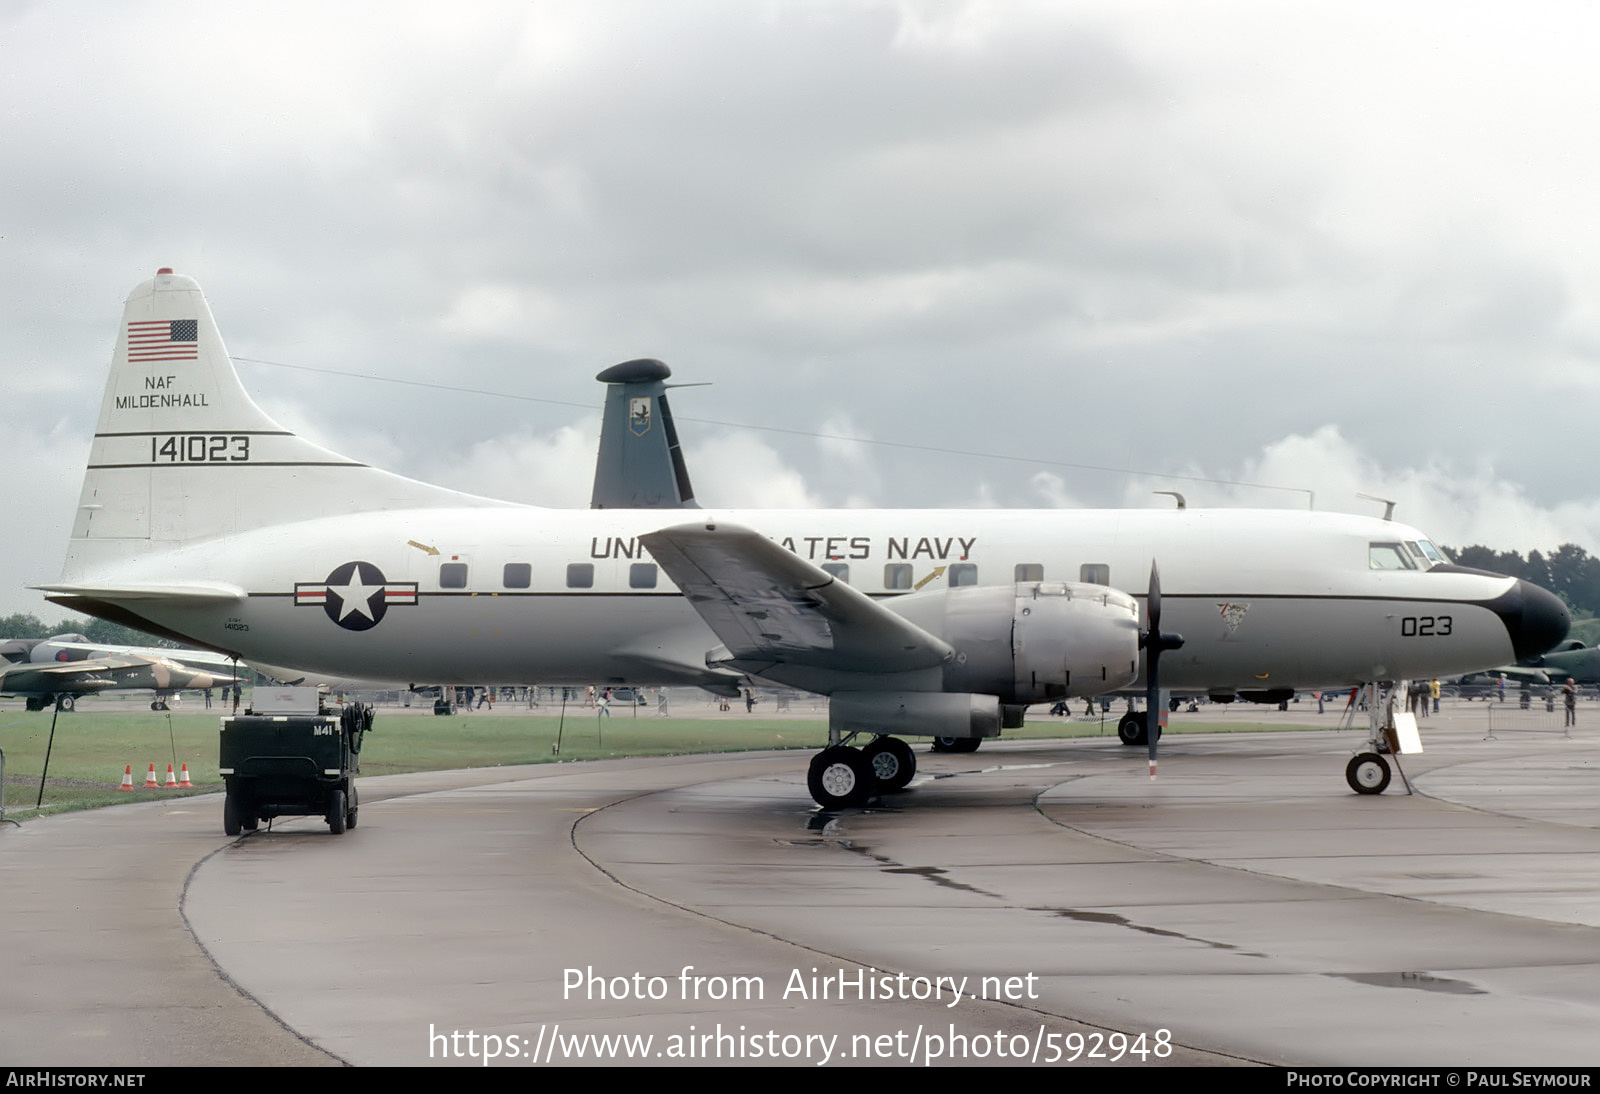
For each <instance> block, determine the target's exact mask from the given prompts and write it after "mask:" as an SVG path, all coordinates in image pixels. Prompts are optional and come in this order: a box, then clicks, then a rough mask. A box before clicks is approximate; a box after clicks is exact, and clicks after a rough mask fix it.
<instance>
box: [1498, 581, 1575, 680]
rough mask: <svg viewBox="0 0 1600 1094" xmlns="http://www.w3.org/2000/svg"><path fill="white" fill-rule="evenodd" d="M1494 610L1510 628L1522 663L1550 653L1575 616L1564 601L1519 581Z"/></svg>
mask: <svg viewBox="0 0 1600 1094" xmlns="http://www.w3.org/2000/svg"><path fill="white" fill-rule="evenodd" d="M1493 608H1494V612H1495V614H1496V615H1498V616H1499V617H1500V621H1501V622H1502V623H1504V624H1505V625H1506V633H1508V634H1509V635H1510V636H1511V648H1512V649H1513V650H1514V651H1516V655H1517V660H1518V661H1521V660H1524V659H1525V658H1529V657H1533V656H1536V655H1537V654H1541V653H1543V652H1545V651H1546V650H1548V649H1550V648H1551V647H1552V646H1554V645H1555V644H1556V643H1557V642H1559V641H1561V640H1562V639H1563V638H1565V637H1566V636H1567V628H1568V627H1570V626H1572V614H1571V613H1570V612H1568V611H1567V606H1566V604H1564V603H1562V601H1561V598H1560V597H1559V596H1557V595H1556V594H1555V593H1553V592H1551V591H1550V590H1548V589H1541V588H1540V587H1539V586H1537V585H1535V584H1533V583H1532V582H1531V581H1521V580H1519V581H1518V582H1517V583H1516V585H1514V586H1513V587H1512V588H1511V589H1510V590H1509V591H1508V592H1507V593H1506V594H1505V595H1504V596H1502V597H1500V598H1499V599H1497V600H1496V601H1495V602H1494V604H1493Z"/></svg>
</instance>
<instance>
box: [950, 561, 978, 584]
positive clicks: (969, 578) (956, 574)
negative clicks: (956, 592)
mask: <svg viewBox="0 0 1600 1094" xmlns="http://www.w3.org/2000/svg"><path fill="white" fill-rule="evenodd" d="M977 583H978V566H977V564H976V563H973V562H957V563H955V564H954V565H952V566H951V567H950V587H951V588H955V587H957V586H960V585H976V584H977Z"/></svg>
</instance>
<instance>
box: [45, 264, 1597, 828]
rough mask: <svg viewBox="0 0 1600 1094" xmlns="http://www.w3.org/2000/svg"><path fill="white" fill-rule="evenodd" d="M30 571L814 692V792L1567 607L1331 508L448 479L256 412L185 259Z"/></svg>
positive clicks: (1476, 646) (1460, 639) (1449, 667)
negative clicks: (925, 756)
mask: <svg viewBox="0 0 1600 1094" xmlns="http://www.w3.org/2000/svg"><path fill="white" fill-rule="evenodd" d="M640 427H641V428H646V429H648V428H657V427H659V426H658V425H657V424H656V423H647V422H641V423H640ZM685 518H688V519H685ZM757 529H759V531H758V530H757ZM1157 559H1159V561H1160V567H1161V572H1162V581H1163V586H1164V596H1149V595H1148V594H1146V596H1134V595H1130V594H1129V593H1127V592H1123V591H1121V590H1120V589H1119V588H1118V587H1117V586H1119V585H1120V586H1123V587H1127V588H1133V589H1138V588H1141V587H1143V586H1144V585H1145V584H1146V580H1147V576H1146V575H1153V568H1154V566H1153V564H1154V561H1155V560H1157ZM1151 585H1152V589H1151V592H1152V593H1154V592H1156V589H1155V588H1154V582H1153V580H1152V581H1151ZM43 588H44V589H45V591H47V592H48V593H50V594H51V595H50V599H51V600H52V601H53V602H55V603H57V604H61V605H63V606H65V607H68V608H71V609H73V610H75V611H80V612H84V613H86V614H89V615H96V616H101V617H104V618H107V619H111V620H114V621H117V622H125V623H131V624H134V625H136V626H138V627H140V628H141V629H144V630H147V631H152V632H153V633H160V634H166V635H172V636H181V637H182V638H183V639H185V640H187V641H190V642H193V643H196V644H199V645H202V646H206V647H208V648H211V649H215V650H218V651H220V652H224V653H227V654H229V655H230V656H237V657H238V658H240V659H241V660H261V661H267V662H270V663H273V664H280V665H286V666H292V667H297V668H304V669H307V670H313V671H318V672H327V673H339V674H342V675H348V676H356V677H366V678H374V679H394V680H450V679H458V680H468V679H472V680H483V679H496V680H539V681H541V682H544V683H556V684H560V683H575V684H583V683H601V682H615V683H619V684H621V683H637V684H668V685H675V684H692V685H698V686H701V687H706V688H709V689H711V690H714V691H721V692H724V693H727V692H731V691H733V690H735V689H737V688H738V687H739V686H740V685H741V684H743V683H746V682H748V681H751V680H760V681H767V682H771V683H773V684H777V685H782V686H789V687H797V688H803V689H807V690H810V691H814V692H818V693H821V694H826V695H828V696H830V698H831V701H830V704H829V705H830V720H829V741H830V744H829V747H828V748H826V749H824V750H823V751H822V752H820V753H819V754H818V755H817V756H816V757H815V758H814V759H813V761H812V763H811V771H810V779H809V785H810V788H811V791H812V794H813V796H814V797H815V798H816V799H817V801H818V802H819V803H820V804H822V805H824V806H828V807H832V806H840V805H848V804H855V803H859V802H862V801H864V800H865V799H866V798H867V797H869V796H870V795H871V794H872V793H873V792H874V791H875V790H876V789H880V788H882V789H898V788H900V787H902V786H904V785H905V783H906V782H907V781H908V780H909V779H910V777H911V774H912V772H913V770H914V764H915V761H914V758H913V757H912V754H911V751H910V749H909V748H908V747H907V746H906V745H905V743H904V742H903V741H902V740H901V739H900V737H901V736H946V737H953V738H961V739H974V740H975V739H981V738H985V737H992V736H995V735H997V734H998V733H999V732H1000V729H1001V728H1002V726H1008V725H1016V724H1020V721H1021V717H1022V712H1023V710H1024V709H1025V708H1026V706H1027V705H1028V704H1032V703H1037V702H1049V701H1053V700H1055V699H1058V698H1068V697H1077V696H1086V695H1095V694H1104V693H1106V692H1110V691H1115V690H1120V689H1128V688H1132V687H1134V686H1137V685H1139V684H1140V683H1146V684H1150V685H1153V684H1154V681H1147V680H1146V679H1145V670H1144V664H1145V662H1146V661H1147V660H1153V661H1155V663H1156V664H1157V665H1158V666H1159V671H1160V685H1161V686H1162V687H1165V688H1169V689H1171V690H1174V691H1183V692H1188V693H1206V694H1210V695H1214V696H1217V697H1225V696H1233V695H1236V694H1244V695H1247V696H1250V695H1256V696H1260V695H1267V694H1274V693H1279V692H1289V691H1291V690H1298V689H1310V688H1335V687H1349V686H1354V685H1358V684H1362V683H1366V682H1370V681H1386V680H1404V679H1417V678H1429V677H1433V676H1437V675H1450V674H1455V673H1462V672H1468V671H1472V670H1475V669H1482V668H1486V667H1490V666H1493V665H1499V664H1504V663H1506V662H1508V661H1514V660H1516V659H1518V658H1520V657H1524V656H1530V655H1532V654H1534V653H1540V652H1543V651H1544V650H1546V649H1548V648H1549V647H1550V646H1552V645H1554V644H1555V643H1556V642H1557V641H1559V640H1560V639H1561V638H1562V637H1563V636H1564V635H1565V634H1566V631H1567V626H1568V623H1569V621H1570V620H1569V616H1568V614H1567V610H1566V608H1565V606H1564V605H1563V604H1562V603H1561V601H1560V600H1559V599H1557V598H1556V597H1555V596H1553V595H1552V594H1550V593H1548V592H1546V591H1544V590H1542V589H1539V588H1538V587H1536V586H1533V585H1530V584H1528V583H1526V582H1522V581H1519V580H1516V579H1513V578H1509V577H1504V576H1501V575H1496V574H1490V573H1487V572H1483V571H1474V570H1467V569H1464V568H1461V567H1456V566H1453V565H1450V564H1449V563H1448V561H1447V560H1445V559H1444V558H1443V556H1442V555H1441V554H1440V553H1439V552H1438V551H1437V549H1435V548H1434V547H1433V545H1432V544H1431V543H1430V542H1429V541H1428V539H1427V538H1426V537H1425V536H1424V535H1423V534H1422V533H1421V532H1418V531H1417V530H1415V529H1412V528H1408V527H1406V526H1404V525H1401V524H1397V523H1395V522H1393V521H1388V520H1379V519H1376V518H1367V517H1358V516H1350V515H1344V514H1334V513H1306V512H1288V511H1275V510H1274V511H1251V510H1204V509H1182V510H1165V509H1162V510H1153V509H1152V510H1098V511H1088V510H1055V509H1052V510H1041V511H1006V510H860V509H857V510H826V511H823V510H818V511H811V510H805V511H785V510H759V511H745V512H730V511H725V510H698V511H691V512H676V513H671V514H666V513H663V512H661V511H660V510H650V509H598V510H596V509H590V510H576V511H574V510H551V509H542V508H535V507H530V506H524V505H516V504H512V503H508V502H503V501H496V500H492V499H488V498H480V497H474V496H471V495H467V494H462V493H458V492H455V491H451V490H446V489H443V488H440V487H436V486H431V485H427V484H424V483H419V482H415V481H412V480H409V479H405V478H402V477H400V476H397V475H394V474H391V473H389V472H385V471H382V470H379V469H377V468H373V467H370V466H367V465H365V464H362V463H360V462H358V461H356V460H352V459H349V458H347V457H345V456H341V455H338V454H336V453H334V452H330V451H328V450H326V449H323V448H321V447H319V446H317V445H314V444H312V443H311V442H309V441H307V440H304V439H303V438H301V437H298V436H296V435H295V434H294V433H292V432H290V431H289V430H287V429H284V428H283V427H282V426H281V425H279V424H278V423H276V422H274V421H273V420H272V419H270V418H269V417H267V415H266V414H264V413H263V412H262V411H261V410H260V408H258V407H257V406H256V405H255V403H254V402H252V401H251V399H250V398H249V396H248V395H247V394H246V393H245V391H244V389H243V387H242V386H241V384H240V382H239V378H238V375H237V373H236V372H235V371H234V368H233V365H232V363H231V362H230V360H229V358H228V355H227V351H226V350H225V349H224V347H223V343H222V339H221V336H220V335H219V333H218V331H217V327H216V324H215V322H214V321H213V319H212V316H211V311H210V309H209V307H208V306H207V304H206V302H205V299H204V297H203V296H202V295H201V292H200V287H199V285H198V284H196V282H195V281H194V280H192V279H191V278H188V277H185V276H182V275H178V274H174V273H173V272H172V271H170V270H165V269H164V270H161V271H159V272H158V273H157V275H156V276H155V277H154V278H152V279H151V280H148V281H146V282H144V283H143V284H141V285H139V286H138V287H137V288H136V289H134V291H133V293H132V294H131V295H130V296H129V298H128V301H127V305H126V308H125V311H124V314H123V319H122V323H121V326H120V327H119V329H118V333H117V342H116V348H115V350H114V351H113V355H112V361H111V373H110V378H109V381H108V383H107V386H106V392H105V399H104V402H103V404H102V406H101V411H100V418H99V423H98V426H97V428H96V431H95V438H94V443H93V447H92V449H91V452H90V457H89V465H88V471H87V474H86V476H85V479H84V485H83V492H82V496H81V499H80V501H79V506H78V510H77V515H76V518H75V522H74V526H73V533H72V542H71V546H70V548H69V551H68V555H67V559H66V562H65V565H64V567H63V571H62V575H61V578H60V580H59V581H58V582H57V583H55V584H52V585H47V586H43ZM1141 600H1147V601H1148V603H1149V606H1150V608H1156V606H1157V605H1158V604H1164V605H1165V607H1164V609H1163V610H1164V611H1165V619H1164V620H1163V619H1160V618H1157V619H1150V618H1149V617H1150V616H1151V615H1158V614H1159V612H1156V611H1149V610H1142V609H1141V604H1140V601H1141ZM1167 625H1170V626H1173V627H1174V629H1175V630H1178V631H1180V632H1181V633H1182V634H1183V635H1184V636H1185V638H1186V639H1187V641H1186V642H1185V643H1184V644H1183V645H1182V646H1181V648H1180V647H1179V646H1178V645H1177V644H1176V641H1175V636H1166V635H1162V634H1161V627H1163V626H1167ZM1146 647H1148V648H1149V650H1150V651H1151V652H1153V653H1158V654H1160V656H1158V657H1151V656H1149V655H1148V654H1147V653H1144V652H1142V651H1143V650H1145V648H1146ZM1151 675H1155V674H1154V673H1152V674H1151ZM1157 736H1158V734H1156V733H1149V734H1147V738H1148V741H1149V746H1150V748H1151V760H1152V773H1153V764H1154V748H1155V738H1156V737H1157ZM858 738H860V739H864V740H870V743H869V744H867V746H866V747H865V748H857V747H853V744H854V742H855V741H856V740H857V739H858ZM1357 761H1360V762H1361V763H1362V764H1364V765H1366V766H1365V767H1363V768H1362V769H1361V771H1362V772H1363V774H1362V776H1361V778H1360V780H1358V779H1357V778H1356V777H1355V775H1354V772H1355V771H1356V763H1357ZM1382 763H1383V760H1382V757H1380V756H1376V755H1365V756H1358V757H1357V758H1356V760H1353V761H1352V767H1351V769H1349V770H1347V777H1349V778H1350V779H1351V782H1352V785H1358V782H1359V784H1360V785H1362V786H1363V787H1364V788H1366V789H1371V788H1372V787H1373V786H1376V785H1378V783H1379V780H1377V779H1376V778H1374V777H1372V775H1373V772H1374V764H1382ZM1382 774H1383V775H1384V778H1383V779H1382V780H1381V782H1382V783H1385V784H1386V783H1387V768H1386V767H1385V768H1383V770H1382Z"/></svg>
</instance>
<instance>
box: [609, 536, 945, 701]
mask: <svg viewBox="0 0 1600 1094" xmlns="http://www.w3.org/2000/svg"><path fill="white" fill-rule="evenodd" d="M639 538H640V542H641V543H643V544H644V546H645V548H646V549H647V550H648V551H649V552H650V554H651V556H652V557H654V558H655V560H656V562H657V563H658V564H660V566H661V568H662V569H663V570H665V571H666V572H667V576H668V577H670V578H671V579H672V581H673V583H674V584H676V585H677V586H678V588H679V589H680V590H682V592H683V595H684V596H685V597H686V598H687V599H688V601H689V603H690V604H692V605H693V606H694V609H695V611H697V612H699V613H700V617H701V618H702V619H704V620H705V622H706V625H707V626H709V627H710V628H711V629H712V631H713V632H714V633H715V634H716V636H717V637H718V638H719V639H721V641H722V643H723V645H724V646H726V647H727V658H726V661H727V662H731V663H733V664H787V665H804V666H807V667H811V668H823V669H830V670H834V671H840V672H911V671H915V670H917V669H926V668H933V667H935V666H938V665H941V664H943V663H944V662H945V661H947V660H949V659H950V657H951V656H953V653H952V651H951V649H950V647H949V645H947V644H946V643H945V642H944V641H943V640H942V639H940V638H938V637H936V636H934V635H932V634H929V633H928V632H927V631H925V630H923V629H922V628H921V627H918V626H917V625H916V624H914V623H911V622H909V621H908V620H905V619H902V618H901V617H900V616H898V615H896V614H894V613H893V612H891V611H889V610H888V609H886V608H883V607H881V606H880V605H878V604H876V603H874V602H873V601H872V599H871V598H870V597H868V596H867V595H866V594H865V593H862V592H861V591H860V590H859V589H854V588H852V587H850V586H849V585H847V584H845V583H844V582H842V581H840V580H838V579H837V578H835V577H834V576H833V575H832V574H829V573H826V572H824V571H823V570H820V569H818V568H817V567H815V566H813V565H811V563H809V562H807V561H806V560H804V559H802V558H800V557H799V556H797V555H795V554H794V553H793V552H792V551H788V550H785V549H784V548H782V547H780V546H778V545H777V544H776V543H774V542H772V540H770V539H768V538H767V537H765V536H763V535H761V534H760V533H758V532H755V531H753V530H751V529H749V528H743V527H740V526H738V525H733V524H722V523H700V524H682V525H677V526H675V527H672V528H663V529H662V530H660V531H658V532H651V533H648V534H646V535H643V536H641V537H639ZM719 659H721V651H719Z"/></svg>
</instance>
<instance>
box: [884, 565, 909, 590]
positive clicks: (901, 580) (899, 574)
mask: <svg viewBox="0 0 1600 1094" xmlns="http://www.w3.org/2000/svg"><path fill="white" fill-rule="evenodd" d="M883 587H884V588H885V589H909V588H911V565H910V564H909V563H906V562H891V563H889V564H888V565H887V566H885V567H884V568H883Z"/></svg>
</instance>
